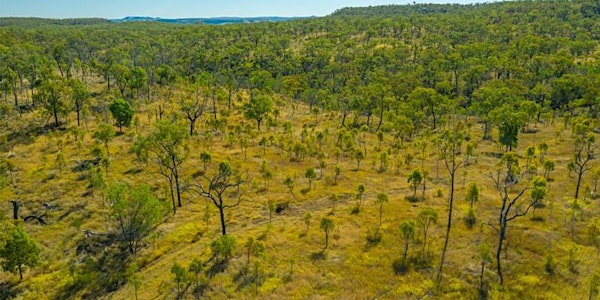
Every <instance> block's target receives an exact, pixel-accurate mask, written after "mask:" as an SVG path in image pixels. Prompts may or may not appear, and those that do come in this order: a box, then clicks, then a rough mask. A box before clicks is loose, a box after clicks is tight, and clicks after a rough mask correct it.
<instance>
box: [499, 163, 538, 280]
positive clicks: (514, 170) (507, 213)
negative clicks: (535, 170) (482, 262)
mask: <svg viewBox="0 0 600 300" xmlns="http://www.w3.org/2000/svg"><path fill="white" fill-rule="evenodd" d="M499 166H500V167H501V168H500V169H499V171H498V174H497V175H496V177H494V176H490V177H492V180H493V181H494V184H495V186H496V189H497V190H498V193H499V196H500V201H501V208H500V211H499V213H498V215H499V218H498V223H499V224H498V225H499V226H500V227H499V228H498V248H497V249H496V270H497V272H498V278H499V280H500V284H503V283H504V277H503V274H502V264H501V253H502V249H503V245H504V239H505V238H506V230H507V228H508V224H509V222H510V221H512V220H514V219H516V218H518V217H522V216H524V215H526V214H527V213H528V212H529V210H530V209H531V208H533V207H534V206H535V204H536V202H537V201H539V200H540V199H542V198H543V197H544V195H545V193H546V179H545V178H544V177H541V176H538V177H535V178H534V179H533V180H532V181H531V182H530V183H528V184H527V185H525V186H521V187H519V186H518V183H519V179H520V178H521V175H522V173H521V169H520V167H519V158H518V156H517V155H516V153H514V152H507V153H505V154H504V155H503V156H502V158H501V159H500V162H499ZM501 173H503V174H501ZM527 191H530V192H531V195H532V196H531V197H527V196H526V195H525V193H526V192H527Z"/></svg>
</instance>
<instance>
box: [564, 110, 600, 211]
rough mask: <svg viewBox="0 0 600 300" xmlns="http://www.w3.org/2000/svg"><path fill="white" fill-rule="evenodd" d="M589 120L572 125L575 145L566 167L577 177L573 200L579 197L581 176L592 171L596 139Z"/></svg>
mask: <svg viewBox="0 0 600 300" xmlns="http://www.w3.org/2000/svg"><path fill="white" fill-rule="evenodd" d="M592 124H593V123H592V122H591V120H583V121H576V122H575V124H574V131H575V143H574V149H573V156H572V158H571V160H570V161H569V163H568V165H567V167H568V169H569V171H574V172H575V174H576V175H577V184H576V186H575V199H577V198H578V197H579V189H580V188H581V180H582V178H583V175H584V174H585V173H586V172H588V171H589V170H591V169H592V167H593V166H592V165H591V164H590V162H591V161H592V160H594V159H595V158H596V153H595V151H596V148H597V146H596V137H595V135H594V133H593V132H592Z"/></svg>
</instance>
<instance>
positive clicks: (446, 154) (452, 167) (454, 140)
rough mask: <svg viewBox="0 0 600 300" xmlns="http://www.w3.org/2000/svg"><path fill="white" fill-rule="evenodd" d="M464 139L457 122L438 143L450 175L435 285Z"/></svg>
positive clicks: (462, 131)
mask: <svg viewBox="0 0 600 300" xmlns="http://www.w3.org/2000/svg"><path fill="white" fill-rule="evenodd" d="M463 141H464V128H463V125H462V123H458V124H457V125H456V126H455V127H454V128H452V129H450V130H446V131H444V132H443V133H442V135H441V137H440V143H439V152H440V156H441V158H442V159H443V160H444V165H445V166H446V170H447V171H448V174H449V175H450V195H449V198H448V225H447V227H446V237H445V239H444V248H443V250H442V257H441V259H440V265H439V268H438V273H437V286H438V287H439V286H440V284H441V281H442V273H443V270H444V262H445V257H446V251H447V249H448V242H449V240H450V231H451V229H452V213H453V211H454V185H455V181H456V172H457V171H458V169H459V168H460V167H461V166H462V165H463V164H464V161H465V160H464V159H461V158H460V157H459V155H460V154H461V151H462V143H463Z"/></svg>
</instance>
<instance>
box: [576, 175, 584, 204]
mask: <svg viewBox="0 0 600 300" xmlns="http://www.w3.org/2000/svg"><path fill="white" fill-rule="evenodd" d="M581 177H583V170H580V171H579V172H577V186H576V187H575V199H577V198H579V188H580V187H581Z"/></svg>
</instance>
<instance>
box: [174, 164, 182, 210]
mask: <svg viewBox="0 0 600 300" xmlns="http://www.w3.org/2000/svg"><path fill="white" fill-rule="evenodd" d="M173 176H174V177H175V187H176V188H177V191H176V192H177V206H178V207H181V191H180V190H179V171H178V170H177V168H175V171H174V172H173Z"/></svg>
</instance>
